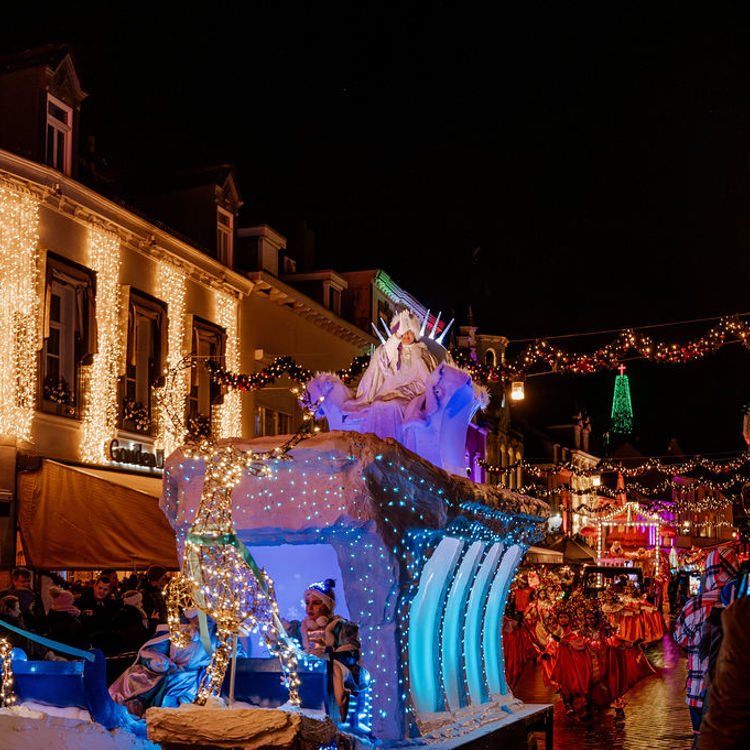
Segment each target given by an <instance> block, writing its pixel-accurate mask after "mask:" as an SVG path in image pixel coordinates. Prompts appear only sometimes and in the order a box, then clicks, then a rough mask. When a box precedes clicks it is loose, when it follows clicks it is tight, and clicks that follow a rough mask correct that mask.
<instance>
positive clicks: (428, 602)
mask: <svg viewBox="0 0 750 750" xmlns="http://www.w3.org/2000/svg"><path fill="white" fill-rule="evenodd" d="M463 546H464V543H463V542H462V541H461V540H460V539H454V538H453V537H445V538H444V539H442V540H441V541H440V544H438V546H437V547H436V548H435V551H434V552H433V553H432V557H430V559H429V560H428V561H427V562H426V563H425V565H424V568H423V569H422V575H421V576H420V578H419V588H418V590H417V593H416V595H415V597H414V599H413V600H412V603H411V609H410V611H409V688H410V691H411V697H412V701H413V702H414V708H415V709H416V710H417V711H418V712H419V713H434V712H436V711H442V710H443V690H442V685H441V680H440V659H439V653H440V652H439V642H440V616H441V614H442V611H443V603H444V602H445V594H446V591H447V589H448V582H449V581H450V579H451V576H452V575H453V571H454V570H455V568H456V564H457V563H458V558H459V556H460V554H461V550H462V548H463Z"/></svg>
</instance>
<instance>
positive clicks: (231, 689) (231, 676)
mask: <svg viewBox="0 0 750 750" xmlns="http://www.w3.org/2000/svg"><path fill="white" fill-rule="evenodd" d="M236 667H237V633H235V634H234V638H233V640H232V669H231V671H230V672H229V708H231V707H232V703H233V702H234V673H235V669H236Z"/></svg>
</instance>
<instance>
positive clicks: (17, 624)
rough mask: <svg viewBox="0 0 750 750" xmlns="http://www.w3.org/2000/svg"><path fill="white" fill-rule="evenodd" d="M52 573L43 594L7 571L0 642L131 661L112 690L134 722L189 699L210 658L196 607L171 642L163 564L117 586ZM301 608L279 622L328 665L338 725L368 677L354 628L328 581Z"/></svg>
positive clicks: (20, 571)
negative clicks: (179, 639)
mask: <svg viewBox="0 0 750 750" xmlns="http://www.w3.org/2000/svg"><path fill="white" fill-rule="evenodd" d="M45 575H46V574H45ZM49 577H50V578H54V579H56V580H55V581H54V584H53V585H51V586H48V587H46V586H45V587H41V586H37V589H40V588H44V590H45V594H46V596H45V597H43V596H42V595H40V593H38V592H37V591H35V590H34V587H33V586H32V573H31V571H30V570H28V569H27V568H23V567H18V568H15V569H14V570H13V571H12V573H11V585H10V587H9V588H8V589H6V590H5V591H2V592H0V637H3V638H6V639H7V640H8V641H9V642H10V643H11V645H12V646H13V647H16V648H21V649H23V651H25V652H26V655H27V657H28V658H29V659H35V660H39V659H42V660H62V659H77V658H80V656H79V655H77V654H76V653H75V649H78V650H80V651H86V650H88V649H90V648H98V649H100V650H101V651H103V652H104V654H105V656H107V657H110V659H113V660H115V661H118V660H119V659H120V658H122V659H131V660H132V663H131V664H130V666H129V667H127V668H124V671H123V668H122V667H121V668H120V669H118V670H117V672H116V673H115V674H116V675H117V676H116V677H114V676H113V682H112V684H111V686H110V689H109V692H110V695H111V696H112V698H113V699H114V700H115V701H116V702H117V703H120V704H121V705H124V706H125V707H126V708H127V709H128V710H129V711H130V712H131V713H132V714H134V715H136V716H141V715H142V714H143V713H144V711H145V710H146V709H147V708H149V707H152V706H161V707H176V706H179V705H181V704H183V703H191V702H193V701H194V700H195V698H196V697H197V695H198V691H199V688H200V683H201V680H202V678H203V675H204V674H205V672H206V668H207V667H208V665H209V663H210V661H211V655H212V654H211V652H210V651H207V650H206V648H205V647H204V643H203V639H202V637H201V632H200V627H199V618H198V611H197V610H196V609H191V608H188V609H185V610H184V611H182V617H181V621H180V626H179V627H180V628H181V629H182V631H183V633H184V634H186V635H187V636H188V637H187V639H185V640H186V643H185V645H176V644H175V643H174V642H173V641H172V640H171V639H170V634H169V627H168V625H167V606H166V601H165V599H164V589H165V586H166V584H167V579H168V574H167V570H166V569H165V568H163V567H161V566H159V565H152V566H150V567H149V568H148V570H147V571H146V572H145V573H143V574H140V575H136V574H133V575H131V576H128V577H127V578H126V579H125V580H123V581H120V580H119V576H118V573H117V572H116V571H114V570H104V571H102V572H101V574H100V575H99V576H98V577H96V578H95V579H93V580H91V581H89V582H86V583H81V582H74V581H70V582H67V581H63V580H62V579H60V578H59V577H57V576H54V574H49ZM63 584H64V585H65V586H66V587H64V586H63ZM45 598H46V599H47V600H48V602H49V603H48V606H45V604H44V599H45ZM304 603H305V612H306V617H305V618H304V619H303V620H302V621H291V622H287V621H284V622H285V626H286V628H287V631H288V633H289V635H291V637H293V638H296V639H297V640H298V642H299V644H300V647H301V649H302V650H303V651H305V652H306V653H308V654H310V655H311V656H315V657H318V658H321V659H323V660H325V661H329V662H330V670H329V673H328V675H327V680H326V686H327V687H326V695H327V696H328V698H330V701H329V704H330V708H331V709H332V712H335V713H336V714H338V716H339V717H340V718H341V719H342V720H343V719H345V718H346V715H347V711H348V704H349V698H350V696H351V695H352V693H354V694H355V695H356V694H359V692H360V690H361V689H362V687H363V686H364V685H366V683H367V679H368V678H367V673H366V671H365V670H363V669H362V668H361V667H360V664H359V659H360V645H359V637H358V628H357V625H356V624H355V623H352V622H350V621H348V620H345V619H343V618H342V617H340V616H338V615H336V614H335V612H334V609H335V605H336V592H335V582H334V581H333V579H326V580H324V581H322V582H315V583H312V584H311V585H310V586H308V588H307V589H306V590H305V592H304ZM207 629H208V633H207V635H208V638H209V639H210V640H211V641H212V643H213V645H214V646H215V643H216V626H215V623H214V622H213V621H212V620H211V619H210V618H208V622H207ZM37 636H38V637H39V638H37ZM40 641H43V642H40ZM52 642H54V643H52ZM71 649H72V650H71ZM242 653H243V651H242V648H241V647H240V650H239V651H238V654H239V655H242ZM124 664H127V661H125V662H124Z"/></svg>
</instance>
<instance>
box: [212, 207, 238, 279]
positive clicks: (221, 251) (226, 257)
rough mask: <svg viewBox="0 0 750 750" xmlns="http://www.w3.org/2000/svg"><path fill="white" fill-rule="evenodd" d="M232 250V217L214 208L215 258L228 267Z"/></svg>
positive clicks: (219, 208) (230, 262)
mask: <svg viewBox="0 0 750 750" xmlns="http://www.w3.org/2000/svg"><path fill="white" fill-rule="evenodd" d="M233 250H234V215H233V214H231V213H230V212H229V211H227V210H225V209H223V208H221V206H217V207H216V257H217V258H218V259H219V260H220V261H221V262H222V263H225V264H226V265H228V266H231V265H232V253H233Z"/></svg>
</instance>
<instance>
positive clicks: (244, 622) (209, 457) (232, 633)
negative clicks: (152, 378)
mask: <svg viewBox="0 0 750 750" xmlns="http://www.w3.org/2000/svg"><path fill="white" fill-rule="evenodd" d="M191 360H192V357H186V358H185V359H184V360H183V361H182V362H181V363H180V365H178V366H177V367H176V368H174V369H172V370H170V371H169V372H168V373H167V383H166V385H165V387H164V389H163V391H162V393H161V394H160V398H161V399H162V403H163V406H164V410H165V412H166V413H167V414H168V415H169V416H170V418H171V419H172V421H174V422H176V424H180V422H178V421H177V420H176V419H175V416H176V414H177V411H176V410H174V409H173V408H172V406H171V405H170V404H169V403H168V401H167V400H168V399H169V394H170V393H172V392H174V389H173V388H170V380H173V379H174V378H176V377H178V373H179V371H180V370H183V369H185V368H186V367H189V366H191ZM312 413H313V412H312V411H311V412H310V413H308V415H306V417H305V420H304V421H303V427H302V428H301V429H300V430H299V431H298V432H297V433H296V434H295V435H293V436H292V437H291V438H290V439H289V440H287V442H286V443H284V444H283V445H281V446H278V447H276V448H273V449H272V450H270V451H257V452H254V451H243V450H238V449H237V448H235V447H234V446H232V445H226V446H217V445H216V444H215V443H214V442H213V441H212V440H211V439H204V440H202V441H201V442H200V443H199V444H197V445H195V444H191V445H187V446H186V447H185V448H184V449H183V452H184V453H185V457H186V459H188V460H190V459H192V460H196V461H203V463H204V480H203V492H202V495H201V501H200V506H199V508H198V512H197V513H196V517H195V521H194V523H193V525H192V526H191V528H190V532H189V533H188V536H187V540H186V545H185V552H184V555H183V563H182V571H181V572H180V573H179V574H178V575H177V576H176V577H175V578H173V580H172V581H171V582H170V584H169V586H168V590H167V607H168V622H169V633H170V639H171V640H172V642H173V643H174V644H175V645H176V646H178V647H184V646H186V645H187V643H188V641H189V636H188V635H187V634H186V633H185V632H184V631H182V630H181V629H180V622H179V612H180V608H182V609H185V608H189V607H195V608H197V610H198V617H199V622H200V626H201V638H202V641H203V645H204V647H205V648H206V650H207V651H208V652H211V650H212V648H213V646H212V643H211V638H210V636H209V634H208V628H207V625H206V617H207V616H209V617H211V618H212V619H213V620H214V621H215V623H216V636H215V641H216V645H215V648H213V655H212V657H211V663H210V664H209V666H208V668H207V670H206V674H205V675H204V677H203V680H202V681H201V685H200V688H199V691H198V696H197V698H196V700H195V702H196V703H198V704H200V705H202V704H205V702H206V700H207V699H208V697H209V696H210V695H216V696H217V695H219V693H220V692H221V686H222V683H223V681H224V675H225V673H226V669H227V666H228V664H229V661H230V659H231V654H232V647H233V645H234V643H236V641H235V639H236V637H237V635H238V634H239V633H240V631H244V632H245V633H247V632H248V631H249V632H260V633H261V634H262V636H263V638H264V640H265V642H266V645H267V646H268V648H269V651H271V653H275V654H276V655H277V656H278V657H279V659H280V660H281V664H282V668H283V670H284V675H285V679H286V684H287V687H288V689H289V701H290V703H292V704H293V705H299V693H298V687H299V678H298V677H297V672H296V666H297V656H296V654H297V648H298V647H297V646H296V644H295V642H294V641H292V640H291V639H290V638H289V637H288V636H287V634H286V632H285V630H284V627H283V626H282V624H281V620H280V619H279V611H278V605H277V604H276V598H275V595H274V592H273V584H272V582H271V579H270V578H269V577H268V576H267V575H266V573H265V571H263V570H261V569H260V568H259V567H258V566H257V564H256V563H255V560H253V557H252V555H251V554H250V552H249V551H248V550H247V549H246V547H245V546H244V545H243V544H242V542H241V541H240V540H239V539H238V537H237V534H236V532H235V527H234V522H233V519H232V502H231V501H232V490H233V489H234V488H235V487H236V486H237V484H238V483H239V481H240V479H241V478H242V477H243V475H244V474H250V475H253V476H259V477H265V476H270V475H271V474H272V469H271V467H270V463H271V462H272V461H279V460H291V458H290V456H289V455H288V454H289V451H290V450H291V449H292V448H293V447H294V446H295V445H296V444H297V443H299V442H300V440H302V439H304V437H305V436H306V434H307V432H308V431H309V429H310V428H311V426H312Z"/></svg>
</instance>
